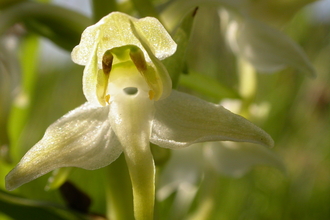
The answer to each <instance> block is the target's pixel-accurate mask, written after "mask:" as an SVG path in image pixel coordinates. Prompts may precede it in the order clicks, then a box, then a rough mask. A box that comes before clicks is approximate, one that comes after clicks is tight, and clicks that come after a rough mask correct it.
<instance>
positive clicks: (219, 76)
mask: <svg viewBox="0 0 330 220" xmlns="http://www.w3.org/2000/svg"><path fill="white" fill-rule="evenodd" d="M0 2H1V1H0ZM3 2H4V4H3V5H1V7H2V9H1V11H0V16H1V15H3V14H4V12H5V10H6V9H8V7H11V6H8V5H6V4H5V3H6V2H8V1H3ZM14 2H16V1H12V2H10V4H13V3H14ZM17 2H19V1H17ZM58 2H60V1H58ZM63 2H65V1H63ZM163 2H164V1H163ZM259 2H260V1H259ZM302 2H303V1H302ZM66 3H67V5H62V6H63V7H69V8H70V7H72V6H76V8H79V7H80V8H82V7H85V8H84V9H83V10H84V11H85V12H86V15H87V16H90V15H91V13H92V12H91V11H92V10H91V8H90V5H89V2H88V1H84V3H78V1H67V2H66ZM154 3H155V4H160V3H162V1H154ZM316 3H317V4H318V5H319V6H316ZM316 3H313V4H310V5H307V6H305V7H303V8H302V9H301V10H299V11H298V12H297V13H296V14H295V15H294V16H293V17H292V19H290V20H289V21H287V22H286V23H285V24H284V25H281V26H280V28H279V29H280V30H281V31H283V32H285V33H286V34H288V35H289V36H290V37H291V38H293V39H294V40H295V41H296V42H297V43H298V44H299V45H301V46H302V48H303V49H304V51H305V52H306V54H307V55H308V57H309V58H310V60H311V62H312V63H313V65H314V67H315V69H316V71H317V78H315V79H312V78H309V77H306V76H305V75H303V74H301V73H299V72H298V71H297V70H294V69H290V68H287V69H285V70H282V71H280V72H276V73H273V74H259V73H258V74H257V87H256V95H255V97H254V98H253V100H252V102H253V103H254V104H257V105H260V104H263V105H265V106H268V107H267V109H268V110H267V111H266V113H265V114H261V113H258V112H256V113H254V114H252V116H251V117H250V120H251V121H253V122H254V123H255V124H257V125H258V126H259V127H261V128H263V129H264V130H265V131H267V132H268V133H269V134H270V135H271V136H272V137H273V139H274V140H275V148H273V149H272V150H273V151H274V152H275V153H276V154H277V155H279V156H280V157H281V158H283V161H284V163H285V166H286V168H287V173H286V174H283V173H281V172H280V171H278V170H276V169H274V168H270V167H266V166H257V167H255V168H254V169H253V170H252V171H251V172H249V173H247V174H246V175H245V176H244V177H241V178H238V179H237V178H231V177H226V176H217V177H216V184H217V187H216V189H217V190H216V191H214V192H213V193H214V194H215V195H216V201H215V204H216V207H215V208H214V210H213V211H212V215H211V217H210V219H214V220H218V219H228V220H231V219H240V220H241V219H260V220H261V219H274V220H275V219H285V220H291V219H292V220H295V219H299V220H310V219H324V220H326V219H330V135H329V131H330V117H329V115H330V114H329V113H330V83H329V80H330V13H329V12H330V1H329V0H323V1H319V2H316ZM80 4H81V5H80ZM322 4H323V5H322ZM77 5H79V6H77ZM124 6H125V5H124ZM124 6H123V8H124ZM322 10H325V11H326V10H327V11H326V12H325V13H324V12H322ZM279 14H281V13H279ZM269 15H271V14H269ZM282 15H283V16H284V15H285V10H283V13H282ZM216 16H217V15H216V9H214V7H200V8H199V11H198V14H197V16H196V20H195V24H194V29H193V31H192V34H191V39H190V41H189V44H188V53H187V72H197V73H200V74H203V75H204V76H207V77H208V78H211V79H212V80H215V81H217V82H219V83H221V85H222V86H224V87H225V88H229V90H233V91H237V90H238V84H239V82H238V81H239V79H238V78H239V76H238V73H237V63H238V62H237V57H236V56H235V55H234V54H233V53H231V51H230V50H229V49H228V47H226V45H225V43H224V40H223V36H222V35H221V31H220V29H219V28H217V27H218V26H219V21H218V20H217V19H215V17H216ZM283 16H282V17H283ZM282 17H281V18H282ZM269 19H270V20H271V21H268V20H267V19H266V20H267V21H266V22H272V21H273V20H274V18H271V16H269ZM275 20H276V19H275ZM36 21H38V18H33V19H31V20H28V21H19V22H18V23H15V25H14V26H10V27H8V29H6V30H3V32H1V33H2V39H1V45H0V61H1V63H0V64H1V66H0V67H1V68H0V70H1V73H0V80H1V81H0V86H1V87H0V93H1V94H0V98H1V99H0V101H1V105H0V123H1V127H0V129H1V133H0V135H1V136H0V138H1V139H0V141H1V142H0V144H1V146H0V147H1V148H0V179H1V181H0V188H1V191H0V219H1V220H10V219H87V218H93V219H102V218H104V216H105V215H106V214H105V213H106V208H107V207H106V193H105V190H104V184H106V181H107V180H106V176H107V170H106V169H104V168H102V169H100V170H96V171H85V170H82V169H77V168H74V169H73V171H72V172H71V174H70V177H69V180H70V181H72V182H73V183H74V184H75V185H76V186H77V187H78V188H80V189H81V190H82V191H84V193H86V194H87V195H88V197H89V198H90V199H91V202H92V203H91V207H90V209H89V210H88V213H89V214H91V213H96V214H95V215H93V216H94V217H91V216H92V215H89V217H86V215H85V214H86V213H84V214H81V213H78V212H72V211H71V210H70V209H68V208H67V206H66V205H65V204H66V200H65V199H63V197H62V196H61V194H60V192H59V190H51V191H45V190H44V187H45V185H46V183H47V179H48V178H49V176H50V174H48V175H46V176H44V177H41V178H39V179H37V180H34V181H32V182H31V183H28V184H26V185H24V186H22V187H20V188H19V189H17V190H15V191H13V192H7V191H6V190H5V188H4V177H5V175H6V174H7V173H8V172H9V170H10V169H12V168H13V167H14V165H15V164H17V162H18V161H19V160H20V158H21V157H22V156H23V155H24V153H25V152H26V151H27V150H28V149H29V148H30V147H32V146H33V145H34V144H35V143H36V142H37V141H38V140H40V138H41V137H42V136H43V133H44V131H45V129H46V128H47V127H48V126H49V125H50V124H51V123H53V122H54V121H55V120H56V119H58V118H60V117H61V116H62V115H64V114H65V113H66V112H68V111H70V110H72V109H74V108H75V107H77V106H79V105H80V104H82V103H84V102H85V98H84V96H83V93H82V86H81V79H82V71H83V67H81V66H77V65H75V64H73V62H71V59H70V54H69V53H70V49H69V48H70V46H71V45H72V44H73V43H74V42H76V41H77V39H76V37H75V36H73V35H72V34H70V32H67V33H64V32H63V36H62V41H64V43H63V42H62V44H63V45H64V44H65V43H67V44H65V45H64V46H62V48H60V47H59V46H58V44H57V45H56V44H54V41H56V40H54V39H55V38H56V37H59V36H58V35H57V34H58V33H61V30H60V29H59V30H57V31H58V33H49V32H51V31H54V30H47V29H46V28H44V30H43V31H44V32H43V35H44V36H53V37H54V38H53V39H52V41H50V40H49V38H48V39H47V38H45V37H41V36H40V34H41V33H40V32H38V31H36V30H39V31H40V28H36V25H41V23H42V22H40V21H39V23H38V22H36ZM42 21H44V20H42ZM274 23H275V22H274ZM274 23H272V24H274ZM0 24H2V25H4V24H5V22H4V21H1V22H0ZM44 24H47V21H44ZM276 25H277V24H276ZM45 27H46V26H45ZM277 27H278V26H277ZM82 30H83V28H82ZM47 31H48V32H47ZM47 33H48V34H49V35H47ZM69 38H70V39H69ZM58 39H60V38H58ZM68 42H69V43H68ZM71 42H72V44H71ZM77 43H79V38H78V42H76V44H77ZM60 44H61V42H60ZM63 48H66V49H67V50H65V49H63ZM180 82H181V84H180V83H179V87H178V89H180V90H183V91H186V92H190V93H192V94H194V95H197V96H200V97H202V98H204V99H207V100H209V101H211V102H214V103H219V102H220V101H221V99H222V98H226V95H221V94H220V95H212V94H210V93H208V92H207V91H205V89H203V88H204V87H207V84H206V85H200V84H203V83H207V81H205V82H203V81H198V82H197V81H196V82H195V83H196V84H192V85H191V83H190V84H189V85H188V86H187V83H185V82H184V81H180ZM203 86H204V87H203ZM199 87H202V89H198V88H199ZM258 114H260V117H258ZM178 166H179V164H178ZM197 206H198V196H197V198H196V201H195V203H194V204H193V206H192V207H191V209H190V210H191V212H193V211H194V210H196V209H197ZM162 212H163V213H162ZM166 213H168V206H167V205H166V203H164V204H163V205H160V208H159V215H160V216H163V218H161V219H166V217H164V216H167V214H166ZM45 216H46V217H47V218H46V217H45ZM96 216H98V217H96ZM102 216H103V217H102Z"/></svg>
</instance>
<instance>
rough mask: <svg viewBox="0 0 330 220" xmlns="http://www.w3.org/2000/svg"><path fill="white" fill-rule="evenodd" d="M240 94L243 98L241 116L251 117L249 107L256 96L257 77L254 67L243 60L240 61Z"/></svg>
mask: <svg viewBox="0 0 330 220" xmlns="http://www.w3.org/2000/svg"><path fill="white" fill-rule="evenodd" d="M238 74H239V93H240V96H241V97H242V102H243V103H242V107H241V114H242V115H243V116H244V117H247V118H248V117H249V107H250V105H251V103H252V102H253V100H254V98H255V94H256V87H257V77H256V72H255V69H254V68H253V66H251V64H249V63H248V62H247V61H245V60H243V59H239V61H238Z"/></svg>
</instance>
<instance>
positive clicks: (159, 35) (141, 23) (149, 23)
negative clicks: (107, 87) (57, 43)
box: [71, 12, 176, 69]
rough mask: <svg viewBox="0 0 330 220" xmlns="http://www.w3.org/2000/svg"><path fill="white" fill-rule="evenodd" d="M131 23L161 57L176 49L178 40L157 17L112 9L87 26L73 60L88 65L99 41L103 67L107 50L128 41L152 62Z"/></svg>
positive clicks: (73, 54) (99, 52)
mask: <svg viewBox="0 0 330 220" xmlns="http://www.w3.org/2000/svg"><path fill="white" fill-rule="evenodd" d="M132 24H133V25H134V27H135V28H136V29H138V30H139V33H140V34H142V35H143V36H144V38H145V39H146V41H147V42H148V46H149V47H150V49H151V50H152V52H153V53H154V55H155V56H156V57H157V58H158V59H165V58H166V57H168V56H171V55H172V54H173V53H174V52H175V50H176V43H175V42H174V41H173V40H172V38H171V36H170V35H169V34H168V33H167V31H166V29H165V28H164V27H163V26H162V24H161V23H160V22H159V21H158V20H157V19H156V18H152V17H146V18H142V19H136V18H133V17H131V16H129V15H126V14H124V13H121V12H112V13H110V14H109V15H107V16H105V17H103V18H102V19H101V20H100V21H99V22H97V23H96V24H94V25H92V26H89V27H88V28H86V29H85V31H84V32H83V34H82V37H81V41H80V43H79V45H77V46H76V47H75V48H74V49H73V51H72V54H71V56H72V60H73V61H74V62H75V63H78V64H81V65H86V63H87V62H88V60H89V57H90V53H92V50H93V47H94V44H95V43H98V50H97V51H98V52H97V57H98V65H99V69H101V67H102V57H103V54H104V52H105V51H107V50H110V49H112V48H114V47H121V46H125V45H135V46H137V47H139V48H140V49H141V50H143V51H144V55H145V57H146V60H147V62H150V61H151V60H150V59H149V56H148V54H147V52H146V51H145V50H144V48H143V46H142V45H141V43H140V41H139V39H138V38H137V37H136V36H135V35H134V34H133V32H132V27H131V25H132ZM98 31H100V36H97V33H98ZM114 62H116V61H114Z"/></svg>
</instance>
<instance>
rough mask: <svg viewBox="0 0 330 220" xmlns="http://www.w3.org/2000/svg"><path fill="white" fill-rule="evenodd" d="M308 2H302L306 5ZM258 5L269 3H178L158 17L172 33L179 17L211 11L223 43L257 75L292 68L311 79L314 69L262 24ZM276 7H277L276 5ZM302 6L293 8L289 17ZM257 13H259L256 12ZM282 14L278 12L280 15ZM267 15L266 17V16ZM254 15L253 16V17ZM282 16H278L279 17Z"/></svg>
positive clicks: (234, 0) (199, 0)
mask: <svg viewBox="0 0 330 220" xmlns="http://www.w3.org/2000/svg"><path fill="white" fill-rule="evenodd" d="M309 2H310V1H306V2H305V4H306V3H309ZM262 4H265V5H267V9H268V10H269V8H271V6H270V5H272V4H274V5H276V4H277V3H273V1H269V2H263V1H262V2H261V3H260V2H259V1H249V0H178V1H174V2H173V3H172V4H170V5H169V6H168V7H167V8H166V9H165V10H164V11H163V12H162V17H163V20H164V21H165V22H166V24H167V26H168V27H169V28H170V29H172V28H174V27H173V26H174V25H176V24H177V21H178V20H180V19H182V18H181V16H182V15H183V14H186V13H187V12H188V11H189V10H191V9H193V8H195V7H200V6H206V7H212V8H216V9H217V11H218V15H219V19H220V26H221V27H219V29H221V31H222V33H223V35H224V36H225V39H226V41H227V42H226V43H227V44H228V45H229V47H230V48H231V50H232V51H233V52H234V53H235V54H236V55H237V56H238V57H241V58H243V59H244V60H246V61H248V62H250V63H251V64H252V65H253V67H254V68H255V69H256V70H257V71H260V72H263V73H270V72H275V71H279V70H282V69H284V68H286V67H292V68H295V69H297V70H298V71H300V72H303V73H306V74H307V75H310V76H315V75H316V73H315V69H314V67H313V66H312V64H311V62H310V61H309V59H308V57H307V55H306V54H305V52H304V51H303V49H302V48H301V47H300V46H299V45H298V44H297V43H296V42H294V41H293V40H292V39H290V38H289V37H288V36H286V35H285V34H283V33H282V32H280V31H279V30H277V29H276V28H273V27H272V26H271V25H268V23H266V22H264V20H267V19H258V18H256V17H261V18H262V17H264V16H262V15H264V14H265V11H264V10H260V8H262V6H261V5H262ZM278 4H279V5H280V4H281V3H278ZM302 5H304V4H298V3H297V4H295V5H293V6H294V7H293V8H292V9H294V10H291V13H292V12H293V11H294V12H296V11H297V10H298V9H299V8H300V7H301V6H302ZM258 9H259V11H258ZM281 12H282V11H281ZM266 14H267V13H266ZM255 15H257V16H255ZM280 15H281V16H283V14H282V13H280Z"/></svg>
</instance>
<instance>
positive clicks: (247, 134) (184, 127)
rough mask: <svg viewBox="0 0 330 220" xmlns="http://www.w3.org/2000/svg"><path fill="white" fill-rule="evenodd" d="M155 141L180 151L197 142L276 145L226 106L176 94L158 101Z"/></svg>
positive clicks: (152, 137)
mask: <svg viewBox="0 0 330 220" xmlns="http://www.w3.org/2000/svg"><path fill="white" fill-rule="evenodd" d="M155 108H156V113H155V118H154V121H153V131H152V136H151V142H152V143H154V144H157V145H159V146H161V147H166V148H173V149H174V148H180V147H185V146H188V145H190V144H193V143H197V142H206V141H242V142H251V143H258V144H263V145H266V146H273V140H272V138H271V137H270V136H269V135H268V134H267V133H266V132H265V131H263V130H262V129H260V128H259V127H257V126H256V125H254V124H252V123H251V122H249V121H248V120H246V119H245V118H243V117H241V116H239V115H236V114H234V113H232V112H230V111H228V110H226V109H225V108H223V107H222V106H219V105H215V104H212V103H209V102H206V101H204V100H202V99H199V98H197V97H194V96H191V95H188V94H184V93H181V92H177V91H174V90H173V91H172V94H171V95H170V96H169V97H168V98H166V99H164V100H160V101H157V102H155Z"/></svg>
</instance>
